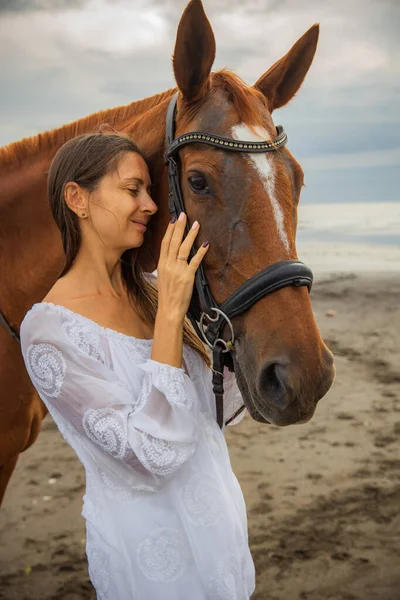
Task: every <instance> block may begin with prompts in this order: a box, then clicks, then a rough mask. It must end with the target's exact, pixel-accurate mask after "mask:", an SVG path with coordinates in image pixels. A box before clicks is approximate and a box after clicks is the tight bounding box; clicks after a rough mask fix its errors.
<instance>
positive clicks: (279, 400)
mask: <svg viewBox="0 0 400 600" xmlns="http://www.w3.org/2000/svg"><path fill="white" fill-rule="evenodd" d="M258 389H259V393H260V395H261V396H264V395H266V396H267V397H268V398H270V399H271V401H272V402H273V403H274V404H275V405H276V406H277V407H278V408H279V409H281V410H283V409H285V408H286V407H287V406H288V405H289V404H290V402H291V393H290V387H289V385H288V378H287V370H286V367H285V365H283V364H282V363H279V362H276V361H268V362H267V363H265V365H264V366H263V367H262V370H261V373H260V377H259V380H258Z"/></svg>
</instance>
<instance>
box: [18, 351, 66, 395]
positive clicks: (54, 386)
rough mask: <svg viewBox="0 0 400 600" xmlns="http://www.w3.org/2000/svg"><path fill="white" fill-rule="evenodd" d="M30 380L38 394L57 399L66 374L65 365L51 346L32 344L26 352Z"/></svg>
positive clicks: (59, 353) (61, 357)
mask: <svg viewBox="0 0 400 600" xmlns="http://www.w3.org/2000/svg"><path fill="white" fill-rule="evenodd" d="M27 362H28V366H29V370H30V371H31V373H30V375H31V379H32V381H33V384H34V386H35V388H36V389H37V390H38V392H39V393H40V392H41V393H43V394H44V395H45V396H47V397H49V398H58V395H59V394H60V390H61V387H62V384H63V381H64V378H65V374H66V372H67V364H66V362H65V359H64V357H63V355H62V353H61V352H60V350H57V348H55V347H54V346H53V345H52V344H47V343H45V344H32V345H31V346H29V348H28V350H27Z"/></svg>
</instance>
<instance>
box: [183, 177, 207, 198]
mask: <svg viewBox="0 0 400 600" xmlns="http://www.w3.org/2000/svg"><path fill="white" fill-rule="evenodd" d="M188 182H189V185H190V187H191V188H192V190H193V191H194V192H196V193H203V194H208V193H209V191H210V189H209V187H208V185H207V181H206V179H205V177H204V176H203V175H199V174H198V175H191V176H190V177H188Z"/></svg>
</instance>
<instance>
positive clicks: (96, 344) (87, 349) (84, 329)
mask: <svg viewBox="0 0 400 600" xmlns="http://www.w3.org/2000/svg"><path fill="white" fill-rule="evenodd" d="M62 329H63V331H64V333H65V335H66V336H67V337H68V339H69V341H70V342H71V343H72V344H73V345H74V346H75V347H76V348H78V349H79V350H80V351H81V352H83V353H84V354H86V356H90V357H91V358H94V359H96V360H99V361H101V362H102V363H104V362H105V358H104V350H103V347H102V345H101V340H100V336H99V335H98V334H97V333H96V332H95V331H94V330H93V327H90V325H87V324H86V323H81V322H79V321H78V320H77V319H72V318H70V319H69V320H68V321H64V323H63V324H62Z"/></svg>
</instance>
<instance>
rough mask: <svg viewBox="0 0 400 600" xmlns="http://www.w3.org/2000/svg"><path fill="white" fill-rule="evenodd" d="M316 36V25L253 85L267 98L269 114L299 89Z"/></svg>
mask: <svg viewBox="0 0 400 600" xmlns="http://www.w3.org/2000/svg"><path fill="white" fill-rule="evenodd" d="M318 36H319V24H318V23H316V24H315V25H313V26H312V27H310V29H309V30H308V31H306V32H305V33H304V34H303V35H302V36H301V38H300V39H298V40H297V42H296V43H295V44H294V46H292V48H291V49H290V50H289V52H288V53H287V54H285V56H283V57H282V58H281V59H279V60H278V61H277V62H276V63H275V64H273V65H272V67H270V68H269V69H268V71H267V72H266V73H264V75H262V76H261V77H260V79H258V81H257V82H256V83H255V84H254V87H255V88H257V89H258V90H260V92H262V93H263V94H264V96H265V97H266V98H267V100H268V105H269V110H270V112H271V113H272V111H273V110H275V109H276V108H280V107H281V106H285V104H287V103H288V102H289V100H291V99H292V98H293V96H294V95H295V93H296V92H297V91H298V89H299V88H300V86H301V84H302V83H303V81H304V78H305V76H306V75H307V72H308V69H309V68H310V66H311V63H312V61H313V58H314V54H315V51H316V49H317V43H318Z"/></svg>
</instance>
